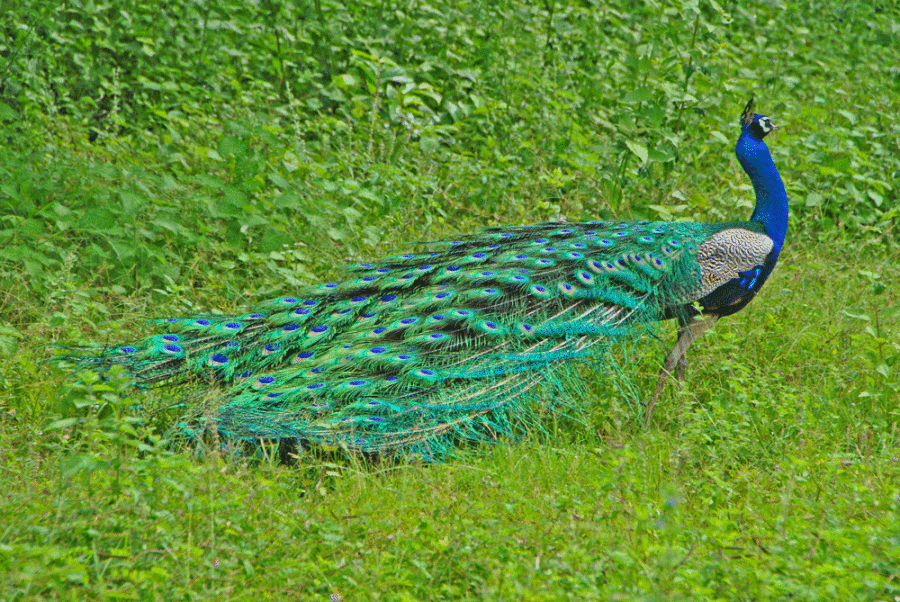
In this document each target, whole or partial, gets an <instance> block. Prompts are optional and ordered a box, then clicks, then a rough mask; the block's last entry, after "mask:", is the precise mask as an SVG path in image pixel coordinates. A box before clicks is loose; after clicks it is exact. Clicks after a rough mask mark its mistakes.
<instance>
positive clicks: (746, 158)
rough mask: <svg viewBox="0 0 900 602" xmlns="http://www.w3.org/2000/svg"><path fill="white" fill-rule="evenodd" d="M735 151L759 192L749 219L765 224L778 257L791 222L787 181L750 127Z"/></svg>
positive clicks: (745, 130) (754, 187) (739, 140)
mask: <svg viewBox="0 0 900 602" xmlns="http://www.w3.org/2000/svg"><path fill="white" fill-rule="evenodd" d="M734 150H735V153H737V158H738V161H740V162H741V167H743V168H744V171H745V172H747V175H748V176H749V177H750V181H751V182H753V190H754V191H755V192H756V209H754V211H753V215H752V216H751V217H750V219H752V220H754V221H757V222H760V223H762V224H763V225H764V226H765V227H766V234H768V235H769V236H770V237H771V238H772V240H773V241H775V248H774V249H773V251H774V252H775V256H776V257H777V256H778V252H779V251H781V247H782V245H783V244H784V236H785V234H786V233H787V224H788V198H787V191H786V190H785V189H784V182H782V181H781V175H780V174H779V173H778V169H777V168H776V167H775V163H774V162H773V161H772V155H771V153H769V147H767V146H766V143H765V142H763V141H762V140H757V139H756V138H755V137H754V136H753V135H752V134H751V133H750V131H749V129H748V128H744V130H743V131H742V132H741V137H740V138H738V141H737V147H736V148H735V149H734Z"/></svg>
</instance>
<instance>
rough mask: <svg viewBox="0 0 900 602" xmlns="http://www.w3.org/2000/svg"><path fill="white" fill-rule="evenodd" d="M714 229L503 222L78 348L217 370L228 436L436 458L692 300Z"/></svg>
mask: <svg viewBox="0 0 900 602" xmlns="http://www.w3.org/2000/svg"><path fill="white" fill-rule="evenodd" d="M702 236H703V233H698V232H697V231H696V230H692V229H690V228H685V227H684V226H683V225H679V224H669V223H640V224H638V223H617V222H607V223H604V222H591V223H580V224H569V223H546V224H539V225H536V226H520V227H513V228H491V229H488V230H486V231H484V232H482V233H480V234H477V235H471V236H466V237H462V238H460V239H457V240H449V241H437V242H433V243H428V245H427V247H426V248H427V250H426V251H424V252H417V253H410V254H406V255H399V256H396V257H391V258H388V259H386V260H384V261H383V262H380V263H375V264H360V265H356V266H352V267H351V268H350V273H351V274H350V275H351V278H350V279H348V280H345V281H343V282H337V283H329V284H323V285H319V286H313V287H308V288H305V289H302V290H300V291H297V293H296V294H295V295H293V296H286V297H281V298H278V299H273V300H270V301H265V302H263V303H259V304H257V305H256V306H254V307H253V308H252V309H251V310H250V312H249V313H245V314H241V315H235V316H210V315H206V316H195V317H188V318H167V319H163V320H156V321H154V326H157V327H161V328H163V329H165V333H164V334H158V335H155V336H152V337H149V338H147V339H144V340H142V341H139V342H137V343H133V344H129V345H122V346H119V347H116V348H114V349H112V350H106V351H103V350H85V351H84V352H83V353H79V354H75V355H70V356H69V357H67V358H66V359H69V360H71V361H75V362H77V363H79V364H81V365H84V366H90V367H95V368H102V367H106V366H111V365H122V366H124V367H125V368H126V369H127V370H128V371H129V372H130V373H131V374H132V375H133V377H134V378H135V380H136V382H137V383H138V385H144V386H150V385H153V386H161V385H165V384H167V383H173V382H180V381H183V380H185V379H188V378H191V377H194V376H202V377H204V378H206V379H208V380H212V381H215V382H218V383H220V385H219V386H220V387H221V389H222V390H223V392H224V399H225V401H224V402H223V403H222V404H221V405H219V406H218V407H217V408H214V409H213V410H212V411H211V412H209V414H208V415H207V417H206V423H205V425H206V427H208V428H215V429H216V430H217V431H218V432H219V433H220V434H222V435H225V436H228V437H234V438H238V439H259V438H265V439H271V438H274V439H284V438H290V439H299V440H303V441H309V442H314V443H323V444H329V445H341V446H343V447H346V448H348V449H351V450H356V451H364V452H372V451H387V450H391V451H400V452H414V453H422V454H425V455H428V456H434V455H435V454H438V452H440V453H446V452H447V451H449V449H450V447H451V446H450V442H451V441H453V440H455V439H475V440H484V439H490V438H492V437H494V436H495V435H498V434H510V433H513V432H515V431H516V430H517V429H518V428H520V427H521V426H522V425H523V424H527V423H528V420H527V416H528V415H529V413H528V411H527V409H526V408H527V407H528V405H529V403H530V401H529V399H531V397H532V395H531V394H532V392H533V390H534V388H535V387H536V386H538V385H540V384H541V383H544V382H548V381H551V382H552V381H554V380H557V379H561V378H564V377H565V376H567V375H570V374H571V370H570V368H571V366H572V365H573V363H574V362H577V361H583V360H586V359H589V358H591V359H592V360H593V361H602V360H599V358H602V357H603V355H604V354H605V353H606V352H607V351H608V349H609V347H610V346H611V345H612V344H614V343H615V342H617V341H622V340H631V339H634V338H635V337H638V336H640V335H641V334H642V333H643V332H645V331H646V329H647V328H648V327H649V326H650V325H651V324H652V323H653V322H655V321H656V320H659V319H662V318H663V317H664V315H665V313H666V310H667V308H669V307H671V306H673V305H675V304H678V303H682V302H683V301H684V299H686V298H689V297H690V295H691V293H692V291H694V290H695V289H696V288H697V286H698V284H697V283H698V282H699V280H700V278H699V267H698V264H697V260H696V251H695V249H696V247H697V246H698V244H699V242H701V241H702Z"/></svg>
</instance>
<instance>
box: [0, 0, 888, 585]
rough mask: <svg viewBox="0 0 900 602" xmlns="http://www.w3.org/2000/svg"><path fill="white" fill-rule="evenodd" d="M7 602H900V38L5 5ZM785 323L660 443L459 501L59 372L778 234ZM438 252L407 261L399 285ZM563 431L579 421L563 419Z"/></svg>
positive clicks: (620, 423) (620, 17)
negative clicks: (586, 262) (297, 301)
mask: <svg viewBox="0 0 900 602" xmlns="http://www.w3.org/2000/svg"><path fill="white" fill-rule="evenodd" d="M0 25H2V31H3V34H4V35H3V36H0V140H2V141H4V142H3V149H2V151H0V600H2V601H19V600H101V599H102V600H108V599H109V600H112V599H121V600H166V601H168V600H253V601H254V602H255V601H258V600H276V599H277V600H323V601H325V600H345V601H351V600H409V601H413V600H482V599H485V600H510V601H518V600H547V601H556V600H569V599H571V600H723V601H724V600H728V601H731V600H810V601H812V600H823V601H824V600H883V601H895V600H900V311H898V307H900V294H898V287H900V265H898V264H900V244H898V243H900V228H898V226H900V194H898V191H897V184H896V183H897V182H898V181H900V120H898V118H897V115H898V114H900V68H898V65H900V45H898V44H897V43H896V39H897V37H898V36H900V7H898V6H897V5H896V3H895V2H873V3H864V4H863V3H841V2H836V1H822V2H810V3H781V2H765V3H757V4H753V5H750V6H747V7H743V8H741V7H737V6H732V5H730V4H726V3H722V4H719V3H716V2H714V1H712V0H701V1H699V2H697V1H688V0H684V1H681V0H675V1H673V2H666V3H663V2H655V1H653V0H642V1H640V2H624V1H620V2H616V3H599V2H596V3H595V2H590V1H586V2H575V1H574V0H571V1H569V0H558V1H554V0H548V1H546V2H543V3H540V4H537V3H526V2H521V1H516V2H510V3H500V2H490V1H487V0H484V1H482V2H462V3H460V2H450V1H444V0H435V1H434V2H428V3H423V2H416V1H414V0H401V1H398V2H390V3H386V2H378V1H375V0H365V1H360V2H352V3H342V2H336V1H332V0H311V1H310V2H308V3H307V2H302V1H301V2H298V3H291V4H288V3H284V4H281V3H279V2H278V1H277V0H266V1H263V2H259V3H243V2H238V1H237V0H210V1H209V2H204V3H201V2H189V1H187V0H178V1H177V2H172V3H168V4H166V5H164V6H160V7H155V8H154V9H152V10H151V9H149V8H147V7H145V3H141V2H136V1H130V2H129V1H126V2H118V1H117V2H113V1H112V0H100V1H98V2H92V3H83V2H72V3H68V2H67V3H63V4H62V5H60V4H59V3H58V2H49V1H44V0H30V1H29V2H25V3H21V2H16V3H13V2H10V1H6V2H3V1H2V0H0ZM753 95H755V96H756V98H757V102H758V107H759V110H760V111H761V112H764V113H766V114H768V115H770V116H771V117H772V118H773V119H774V120H775V121H776V122H778V123H779V124H781V125H782V126H783V127H782V129H781V130H780V131H779V132H777V133H776V134H774V135H773V136H770V137H769V138H767V142H769V146H770V148H771V149H772V153H773V156H774V158H775V161H776V163H777V164H778V166H779V169H780V171H781V174H782V176H783V177H784V179H785V182H786V184H787V187H788V193H789V196H790V197H791V212H792V213H791V225H790V228H789V231H788V241H787V244H786V247H785V249H784V251H783V253H782V256H781V260H780V263H779V265H778V267H777V268H776V271H775V273H774V275H773V276H772V278H770V280H769V281H768V283H767V284H766V286H765V288H764V289H763V291H762V292H761V293H760V295H759V296H758V298H757V299H756V300H755V301H754V302H753V303H751V304H750V306H748V308H747V309H745V310H744V311H743V312H741V313H739V314H737V315H735V316H732V317H729V318H727V319H723V320H721V321H720V322H719V323H718V324H717V325H716V327H715V329H714V330H713V331H711V332H710V333H708V334H707V335H705V336H704V337H703V338H702V339H701V340H700V341H699V342H698V343H696V344H695V345H694V347H693V348H692V349H691V353H690V365H689V369H688V375H687V380H686V382H685V385H684V387H683V389H679V388H678V387H677V386H676V385H675V384H674V383H672V384H670V385H669V386H668V388H667V389H666V390H665V392H664V394H663V396H662V398H661V400H660V403H659V405H658V406H657V408H656V410H655V413H654V415H653V418H652V420H651V421H650V423H649V424H645V421H644V412H643V407H644V406H643V405H642V404H643V403H645V402H646V400H647V398H648V397H649V394H650V392H652V389H653V385H654V384H655V376H656V372H657V370H658V367H659V364H660V362H661V360H662V358H663V356H664V355H665V352H666V350H667V349H666V345H667V344H670V343H671V341H672V339H673V332H671V330H670V328H671V327H670V326H668V325H667V326H666V329H665V330H664V331H663V336H662V337H661V339H660V340H659V341H652V340H645V341H644V343H645V345H644V346H643V347H642V348H641V349H640V350H639V351H638V353H637V354H636V355H635V357H634V358H632V360H631V361H630V362H629V364H628V366H627V367H626V368H625V370H624V372H625V374H624V375H622V376H621V377H615V378H614V377H612V376H610V375H609V374H605V373H601V372H598V371H595V370H592V367H591V366H589V365H587V366H584V367H583V369H582V373H583V383H582V384H581V386H580V387H579V391H578V393H577V394H576V395H575V398H576V401H577V402H578V404H579V408H578V409H577V410H574V409H573V411H572V412H571V415H570V416H561V415H558V414H552V413H547V415H546V417H545V421H544V429H543V430H542V431H541V432H531V433H528V434H525V435H523V436H522V437H520V438H519V439H517V440H502V441H498V442H497V443H496V444H495V445H489V446H480V447H471V448H467V449H462V450H460V451H459V453H458V454H457V455H456V456H454V457H452V458H449V459H448V460H447V461H446V462H443V463H439V464H423V463H421V462H417V461H416V460H415V459H408V460H400V461H389V460H385V459H382V460H377V459H376V460H372V461H366V460H363V459H361V458H352V457H351V458H346V457H342V456H340V455H339V454H334V455H330V454H328V453H317V452H308V453H303V454H299V455H298V454H294V455H287V457H285V454H283V453H282V452H283V450H279V449H277V448H274V447H272V446H265V445H264V446H262V447H261V448H260V449H259V450H258V451H256V452H254V453H245V454H242V455H231V454H225V453H223V452H221V451H219V450H217V449H207V450H204V451H203V452H202V453H201V452H198V451H197V450H196V449H193V450H192V449H185V448H184V447H183V446H180V445H178V444H174V443H172V442H171V441H170V440H169V439H168V438H167V437H169V434H170V432H171V431H170V430H169V428H170V427H171V426H172V425H173V424H175V422H176V421H177V420H178V416H179V411H178V410H177V409H173V410H169V411H165V412H160V413H157V414H153V415H147V414H141V413H136V412H135V411H134V410H132V409H130V408H132V407H133V406H134V404H135V403H140V404H142V405H145V406H147V407H150V406H154V407H155V405H160V406H165V405H167V404H171V403H173V402H176V401H178V400H180V399H181V396H180V395H179V394H178V393H171V392H167V391H151V392H147V391H135V390H133V389H131V388H130V387H129V385H128V383H127V380H125V379H122V378H117V377H114V378H111V379H105V380H104V379H101V378H100V376H98V375H97V374H93V373H91V372H89V371H86V372H78V373H76V374H72V373H71V372H67V371H66V370H65V369H64V368H62V367H60V366H58V365H56V364H54V363H52V362H48V361H46V358H48V357H51V356H53V355H54V353H55V352H54V346H58V345H80V344H88V343H107V342H116V341H124V340H128V339H129V338H131V337H134V336H136V335H138V334H140V333H144V332H146V328H145V327H144V325H143V323H144V321H145V320H146V319H148V318H153V317H160V316H168V315H180V314H189V313H192V312H208V311H213V310H221V311H229V310H233V309H235V308H238V307H241V306H242V305H244V304H246V303H249V302H251V301H254V300H262V299H265V298H267V297H271V296H276V295H278V294H279V293H280V292H282V291H285V290H286V289H290V288H291V287H300V286H303V285H306V284H311V283H316V282H320V281H323V280H326V279H330V278H332V277H335V276H337V275H339V274H340V269H341V266H342V265H343V264H345V263H350V262H358V261H363V260H366V259H371V258H374V257H377V256H380V255H384V254H390V253H394V252H396V251H397V247H398V244H400V243H399V242H398V241H403V242H404V243H409V244H412V243H415V242H416V241H418V240H429V239H434V238H439V237H445V236H450V235H452V234H454V233H457V232H468V231H474V230H478V229H480V228H482V227H486V226H492V225H502V224H517V223H529V222H535V221H540V220H548V219H556V218H560V217H564V218H566V219H569V220H573V221H574V220H585V219H598V218H613V219H665V220H679V219H682V220H683V219H689V220H694V219H696V220H711V221H720V220H730V219H744V218H746V217H747V216H748V215H749V213H750V211H751V208H752V205H753V191H752V189H751V187H750V185H749V182H748V181H747V179H746V177H745V176H744V174H743V173H742V171H741V169H740V167H739V166H738V164H737V162H736V160H735V159H734V156H733V146H734V141H735V139H736V137H737V118H738V115H739V113H740V111H741V109H742V108H743V106H744V104H746V102H747V99H748V98H749V97H750V96H753ZM401 246H405V245H401ZM548 394H550V393H548Z"/></svg>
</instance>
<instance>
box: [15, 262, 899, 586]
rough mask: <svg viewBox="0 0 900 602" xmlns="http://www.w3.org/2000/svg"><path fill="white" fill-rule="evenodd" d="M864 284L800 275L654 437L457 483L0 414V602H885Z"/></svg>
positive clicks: (733, 329) (885, 533)
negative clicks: (597, 600) (255, 601)
mask: <svg viewBox="0 0 900 602" xmlns="http://www.w3.org/2000/svg"><path fill="white" fill-rule="evenodd" d="M869 267H870V268H871V269H875V268H878V267H879V266H872V265H870V266H869ZM883 267H888V266H886V265H885V266H883ZM853 269H854V268H853V264H852V263H851V262H848V261H847V257H846V256H845V255H843V254H842V253H841V252H840V249H839V248H837V247H836V245H835V246H833V247H831V248H829V247H828V246H827V245H820V246H819V247H817V248H816V249H815V253H813V252H811V251H810V250H805V251H804V250H802V249H800V248H797V247H793V248H789V249H787V252H786V253H785V259H784V263H783V265H781V266H779V270H778V271H777V272H776V275H775V276H774V277H773V279H772V281H771V282H770V283H769V284H768V285H767V290H766V291H765V293H764V294H763V295H762V296H761V298H760V299H759V300H758V301H756V302H755V303H754V304H753V305H752V306H751V307H750V308H748V309H747V310H746V311H745V312H743V313H742V314H738V315H737V316H734V317H733V318H732V319H729V320H723V321H722V322H721V323H720V324H718V325H717V328H716V329H715V330H714V331H713V332H712V333H709V335H708V336H707V337H706V338H704V339H701V342H699V343H698V344H697V347H696V348H695V350H694V352H693V353H692V364H691V366H690V372H689V378H688V382H687V385H686V387H685V389H684V390H683V391H681V392H678V391H677V390H676V388H675V387H674V386H672V387H671V388H670V390H668V391H667V393H666V395H664V400H663V402H662V403H661V404H660V406H659V407H658V410H657V414H656V416H655V418H654V420H653V422H652V423H651V425H650V426H649V427H646V428H645V427H644V426H643V423H642V421H641V420H640V414H639V413H638V411H636V410H635V409H634V408H632V407H631V406H629V405H628V404H627V403H626V402H624V401H622V400H619V399H614V400H612V401H611V402H609V404H604V403H598V404H596V405H595V406H594V409H593V411H592V412H589V414H588V415H586V416H584V417H582V419H581V420H580V421H577V422H572V421H569V420H566V419H562V418H560V419H558V420H555V421H554V420H551V421H550V422H549V424H548V432H547V433H545V434H537V433H536V434H533V435H532V436H529V437H526V438H525V439H524V440H522V441H519V442H501V443H499V444H498V445H496V446H493V447H488V448H485V449H477V450H468V451H465V452H463V453H461V454H460V456H459V457H458V458H456V459H455V460H451V461H449V462H447V463H445V464H438V465H419V464H416V463H412V464H407V463H401V464H398V465H395V464H384V465H382V464H379V463H377V462H376V463H375V464H368V463H364V462H354V461H350V462H349V463H348V462H344V461H338V462H334V461H327V460H325V459H322V458H316V457H314V456H304V457H301V458H300V459H298V460H296V463H291V464H289V465H284V464H281V463H280V462H279V461H278V459H277V456H275V455H272V454H270V455H268V456H267V455H266V454H265V453H264V454H262V455H258V456H256V457H250V458H248V457H243V458H242V457H237V458H233V457H223V456H221V455H219V454H217V453H208V454H206V455H201V456H197V455H191V454H189V453H185V452H179V451H172V450H171V449H169V448H168V447H167V446H166V442H165V441H164V440H160V439H159V437H158V435H152V434H149V433H148V432H147V429H146V427H145V426H142V425H141V424H140V423H138V422H136V421H135V420H133V419H128V418H127V417H125V416H127V415H126V414H125V413H124V412H123V417H119V418H109V417H108V418H105V419H104V418H100V417H98V416H97V413H96V412H89V413H88V414H87V417H86V419H85V420H83V421H82V424H81V425H80V426H79V428H80V429H81V430H80V431H79V432H78V433H77V434H76V433H72V431H71V430H70V428H71V425H68V426H66V427H65V428H55V429H53V428H51V429H48V428H47V427H46V425H45V424H44V423H43V422H42V421H41V420H40V418H39V417H35V416H27V415H25V414H24V413H22V414H19V413H18V412H16V411H14V410H9V409H7V411H6V412H5V415H4V423H3V430H2V433H3V440H2V449H3V462H2V465H0V483H2V487H3V491H5V492H6V493H5V495H4V496H3V498H2V499H3V510H2V512H3V514H4V525H5V526H4V531H3V539H2V542H3V543H2V547H0V551H2V556H0V561H2V563H3V566H2V568H3V571H2V574H3V575H4V577H3V578H2V579H3V581H2V585H3V589H2V591H3V592H4V598H6V599H10V600H15V599H29V598H34V597H42V598H44V599H47V598H48V597H50V598H60V599H68V598H69V597H72V596H74V597H77V598H78V599H84V598H93V597H100V596H102V597H104V598H115V597H121V598H124V599H173V598H178V599H211V598H215V599H233V600H243V599H250V598H262V599H275V598H283V597H285V596H293V597H295V598H300V599H322V600H325V599H328V598H329V597H336V598H337V599H340V598H343V599H346V600H352V599H361V598H364V599H371V600H421V599H446V600H475V599H492V600H505V599H509V600H519V599H523V598H524V599H533V600H542V599H546V600H559V599H570V598H571V599H585V598H588V599H590V598H594V597H609V598H611V599H623V600H657V599H666V600H678V599H684V600H696V599H710V600H715V599H721V600H760V599H786V598H791V599H798V600H820V599H853V600H864V599H871V600H891V599H894V597H895V596H897V595H900V592H898V589H900V586H898V584H897V582H896V578H897V573H898V570H900V565H898V563H897V560H896V559H897V558H900V527H898V525H900V521H898V519H900V461H898V460H900V459H898V455H900V445H898V443H900V429H898V426H897V404H896V401H897V397H896V386H897V383H896V380H894V381H890V382H888V381H884V380H879V379H881V377H880V375H878V373H877V371H876V369H875V368H876V367H875V366H871V365H869V364H868V363H867V362H868V361H869V360H867V359H866V358H867V355H866V349H872V348H874V347H873V346H872V344H871V343H869V341H876V339H873V338H872V337H871V336H869V335H865V334H863V333H862V329H861V328H860V326H861V324H866V323H869V322H872V321H874V317H873V316H874V314H875V312H876V311H883V308H884V307H887V306H891V305H893V306H896V293H895V292H889V293H888V292H886V293H883V295H882V296H879V297H880V298H879V297H872V298H871V299H869V300H866V299H864V298H863V299H860V294H859V290H860V289H861V288H862V283H863V282H865V280H864V279H863V278H862V277H857V278H845V279H840V280H834V279H830V278H828V275H829V274H832V273H833V272H834V271H835V270H837V271H842V272H844V273H847V272H851V271H852V270H853ZM894 273H895V272H893V273H890V272H885V273H884V277H886V278H893V277H894V276H893V274H894ZM826 293H827V294H826ZM876 300H877V302H878V305H876V304H875V301H876ZM861 301H862V302H863V303H862V305H861V307H859V309H858V310H856V311H858V312H860V313H858V314H856V313H855V314H854V315H860V314H861V313H862V312H867V314H868V315H869V317H870V320H868V321H866V320H861V319H860V318H858V317H852V316H850V315H847V313H845V312H844V310H845V308H847V307H851V306H852V305H851V304H852V303H854V302H855V303H856V304H857V305H860V302H861ZM869 303H871V305H869ZM881 303H884V305H881ZM848 313H851V312H848ZM825 317H827V319H823V318H825ZM880 320H882V324H881V327H882V328H890V329H891V330H892V331H894V332H895V329H896V318H893V319H891V320H887V319H886V318H885V317H883V316H882V317H881V318H880ZM797 325H804V326H801V327H799V328H798V327H797ZM660 349H661V348H660ZM659 357H660V355H659V354H657V353H654V352H648V353H647V354H646V355H645V357H643V359H642V361H641V363H640V367H638V368H636V369H635V372H636V375H635V377H634V378H635V379H639V380H640V381H641V385H642V386H643V390H644V391H649V390H650V385H651V384H652V379H653V371H654V366H655V363H656V362H657V361H658V359H659ZM601 384H602V381H601ZM60 386H61V384H60V383H58V381H56V382H55V383H40V384H37V385H35V386H32V387H29V388H28V389H27V391H28V392H29V393H28V394H29V395H30V396H31V397H32V398H33V399H34V401H32V403H33V404H35V405H37V404H38V403H39V402H38V401H37V399H38V398H40V397H42V396H44V395H49V394H51V391H53V390H54V389H55V390H59V387H60ZM93 386H94V387H97V386H100V385H97V384H96V383H95V384H94V385H93ZM103 388H106V389H109V391H105V392H95V393H94V394H95V395H106V396H107V397H106V400H107V401H111V402H112V404H113V405H116V404H119V407H124V406H123V404H122V400H121V397H120V395H122V394H124V393H125V390H124V389H120V390H117V389H116V385H104V386H103ZM63 390H65V386H63ZM598 399H599V394H598ZM94 401H96V399H94ZM95 407H96V406H95ZM39 429H42V430H39Z"/></svg>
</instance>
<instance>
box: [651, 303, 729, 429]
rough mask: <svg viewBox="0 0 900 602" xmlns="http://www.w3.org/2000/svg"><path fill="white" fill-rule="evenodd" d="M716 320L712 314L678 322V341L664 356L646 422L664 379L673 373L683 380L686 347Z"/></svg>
mask: <svg viewBox="0 0 900 602" xmlns="http://www.w3.org/2000/svg"><path fill="white" fill-rule="evenodd" d="M718 319H719V316H717V315H714V314H713V315H709V316H705V317H703V318H701V319H696V320H691V321H690V322H688V323H687V324H684V323H683V322H680V324H681V325H680V326H679V328H678V341H676V343H675V346H674V347H672V351H670V352H669V355H667V356H666V360H665V361H664V362H663V367H662V370H660V371H659V380H658V381H657V383H656V390H655V391H653V396H652V397H651V398H650V403H648V404H647V422H649V421H650V417H651V416H652V415H653V407H654V406H655V405H656V401H657V400H658V399H659V394H660V393H662V390H663V387H664V386H665V384H666V379H668V378H669V375H670V374H672V372H673V371H674V373H675V377H676V378H678V379H679V380H681V379H682V378H684V371H685V369H687V350H688V347H690V346H691V344H693V342H694V341H696V340H697V339H698V338H700V335H702V334H703V333H704V332H706V331H707V330H709V329H710V328H712V325H713V324H715V323H716V320H718Z"/></svg>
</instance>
